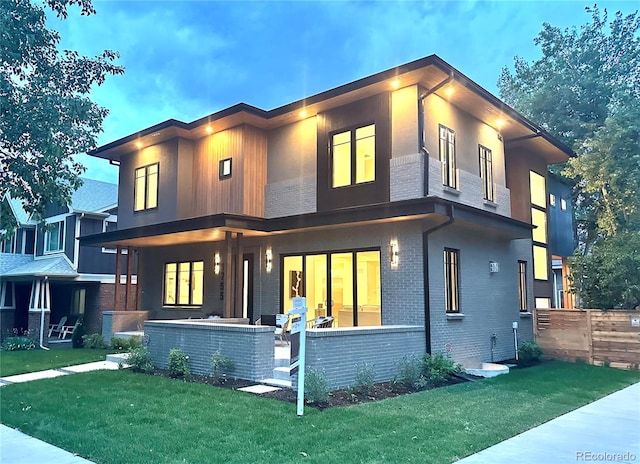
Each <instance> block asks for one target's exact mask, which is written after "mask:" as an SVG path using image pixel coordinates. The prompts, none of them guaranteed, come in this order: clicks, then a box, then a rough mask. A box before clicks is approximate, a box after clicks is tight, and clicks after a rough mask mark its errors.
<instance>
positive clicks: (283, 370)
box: [273, 366, 291, 382]
mask: <svg viewBox="0 0 640 464" xmlns="http://www.w3.org/2000/svg"><path fill="white" fill-rule="evenodd" d="M273 378H274V379H279V380H286V381H288V382H290V381H291V375H290V373H289V366H287V367H276V368H275V369H274V370H273Z"/></svg>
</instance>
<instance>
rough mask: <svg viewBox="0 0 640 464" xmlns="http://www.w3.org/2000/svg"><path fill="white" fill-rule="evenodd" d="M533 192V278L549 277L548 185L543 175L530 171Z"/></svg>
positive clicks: (542, 278)
mask: <svg viewBox="0 0 640 464" xmlns="http://www.w3.org/2000/svg"><path fill="white" fill-rule="evenodd" d="M529 188H530V194H531V223H532V225H534V226H535V229H534V230H533V233H532V239H533V278H534V279H536V280H548V279H549V258H548V255H547V241H548V240H547V186H546V179H545V177H544V176H543V175H540V174H538V173H537V172H534V171H529Z"/></svg>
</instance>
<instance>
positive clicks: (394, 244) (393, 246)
mask: <svg viewBox="0 0 640 464" xmlns="http://www.w3.org/2000/svg"><path fill="white" fill-rule="evenodd" d="M389 260H390V262H391V267H398V262H399V257H398V241H397V240H395V239H393V240H391V242H389Z"/></svg>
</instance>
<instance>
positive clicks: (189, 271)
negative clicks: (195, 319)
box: [163, 261, 204, 306]
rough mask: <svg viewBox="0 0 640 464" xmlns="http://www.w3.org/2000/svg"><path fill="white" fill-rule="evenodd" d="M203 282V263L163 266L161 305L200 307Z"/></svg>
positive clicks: (194, 262) (168, 264)
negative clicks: (162, 296)
mask: <svg viewBox="0 0 640 464" xmlns="http://www.w3.org/2000/svg"><path fill="white" fill-rule="evenodd" d="M203 282H204V262H203V261H193V262H183V263H167V264H165V266H164V298H163V304H164V305H165V306H176V305H178V306H199V305H202V303H203V294H204V287H203Z"/></svg>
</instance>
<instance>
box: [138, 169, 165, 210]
mask: <svg viewBox="0 0 640 464" xmlns="http://www.w3.org/2000/svg"><path fill="white" fill-rule="evenodd" d="M158 172H159V165H158V163H154V164H150V165H148V166H142V167H140V168H137V169H136V170H135V181H134V187H133V198H134V200H133V210H134V211H144V210H147V209H153V208H157V207H158Z"/></svg>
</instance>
